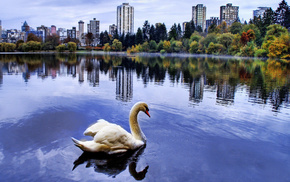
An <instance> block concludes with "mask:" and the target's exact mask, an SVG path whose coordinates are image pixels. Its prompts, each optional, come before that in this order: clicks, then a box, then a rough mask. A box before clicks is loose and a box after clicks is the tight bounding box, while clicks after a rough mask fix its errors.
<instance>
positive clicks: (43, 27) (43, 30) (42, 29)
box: [36, 25, 50, 40]
mask: <svg viewBox="0 0 290 182" xmlns="http://www.w3.org/2000/svg"><path fill="white" fill-rule="evenodd" d="M36 30H37V31H42V32H43V39H44V40H45V39H46V38H47V36H49V35H50V30H49V28H48V27H46V26H44V25H41V26H40V27H36Z"/></svg>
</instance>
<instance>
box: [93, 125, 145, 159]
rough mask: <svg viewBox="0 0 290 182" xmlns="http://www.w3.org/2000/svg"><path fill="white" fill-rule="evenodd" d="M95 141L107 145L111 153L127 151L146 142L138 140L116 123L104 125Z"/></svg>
mask: <svg viewBox="0 0 290 182" xmlns="http://www.w3.org/2000/svg"><path fill="white" fill-rule="evenodd" d="M94 142H96V143H100V144H103V145H106V146H107V147H108V148H110V151H109V153H110V154H113V153H119V152H125V151H127V150H130V149H131V150H134V149H136V148H138V147H140V146H141V145H143V144H144V142H142V141H141V140H136V139H135V138H134V137H133V136H132V135H131V134H130V133H128V132H127V131H126V130H124V129H123V128H122V127H120V126H119V125H116V124H110V125H107V126H105V127H103V128H102V129H101V130H100V131H99V132H98V133H97V134H96V135H95V136H94Z"/></svg>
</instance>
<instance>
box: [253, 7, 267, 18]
mask: <svg viewBox="0 0 290 182" xmlns="http://www.w3.org/2000/svg"><path fill="white" fill-rule="evenodd" d="M267 9H270V7H258V9H257V10H253V18H255V17H259V16H261V18H262V17H263V16H264V13H265V11H266V10H267Z"/></svg>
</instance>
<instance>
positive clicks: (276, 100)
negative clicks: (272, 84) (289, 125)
mask: <svg viewBox="0 0 290 182" xmlns="http://www.w3.org/2000/svg"><path fill="white" fill-rule="evenodd" d="M269 100H270V102H271V104H272V105H273V107H272V109H273V110H274V111H278V110H279V109H280V107H281V105H282V103H283V102H284V103H285V104H287V103H288V104H289V89H288V88H287V87H282V88H279V89H273V91H272V92H270V93H269Z"/></svg>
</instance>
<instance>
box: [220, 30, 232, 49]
mask: <svg viewBox="0 0 290 182" xmlns="http://www.w3.org/2000/svg"><path fill="white" fill-rule="evenodd" d="M233 39H234V35H233V34H231V33H224V34H221V35H220V36H219V37H218V38H217V42H218V43H219V44H221V45H223V46H224V47H225V48H226V50H228V49H229V47H230V46H231V44H232V42H233Z"/></svg>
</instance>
